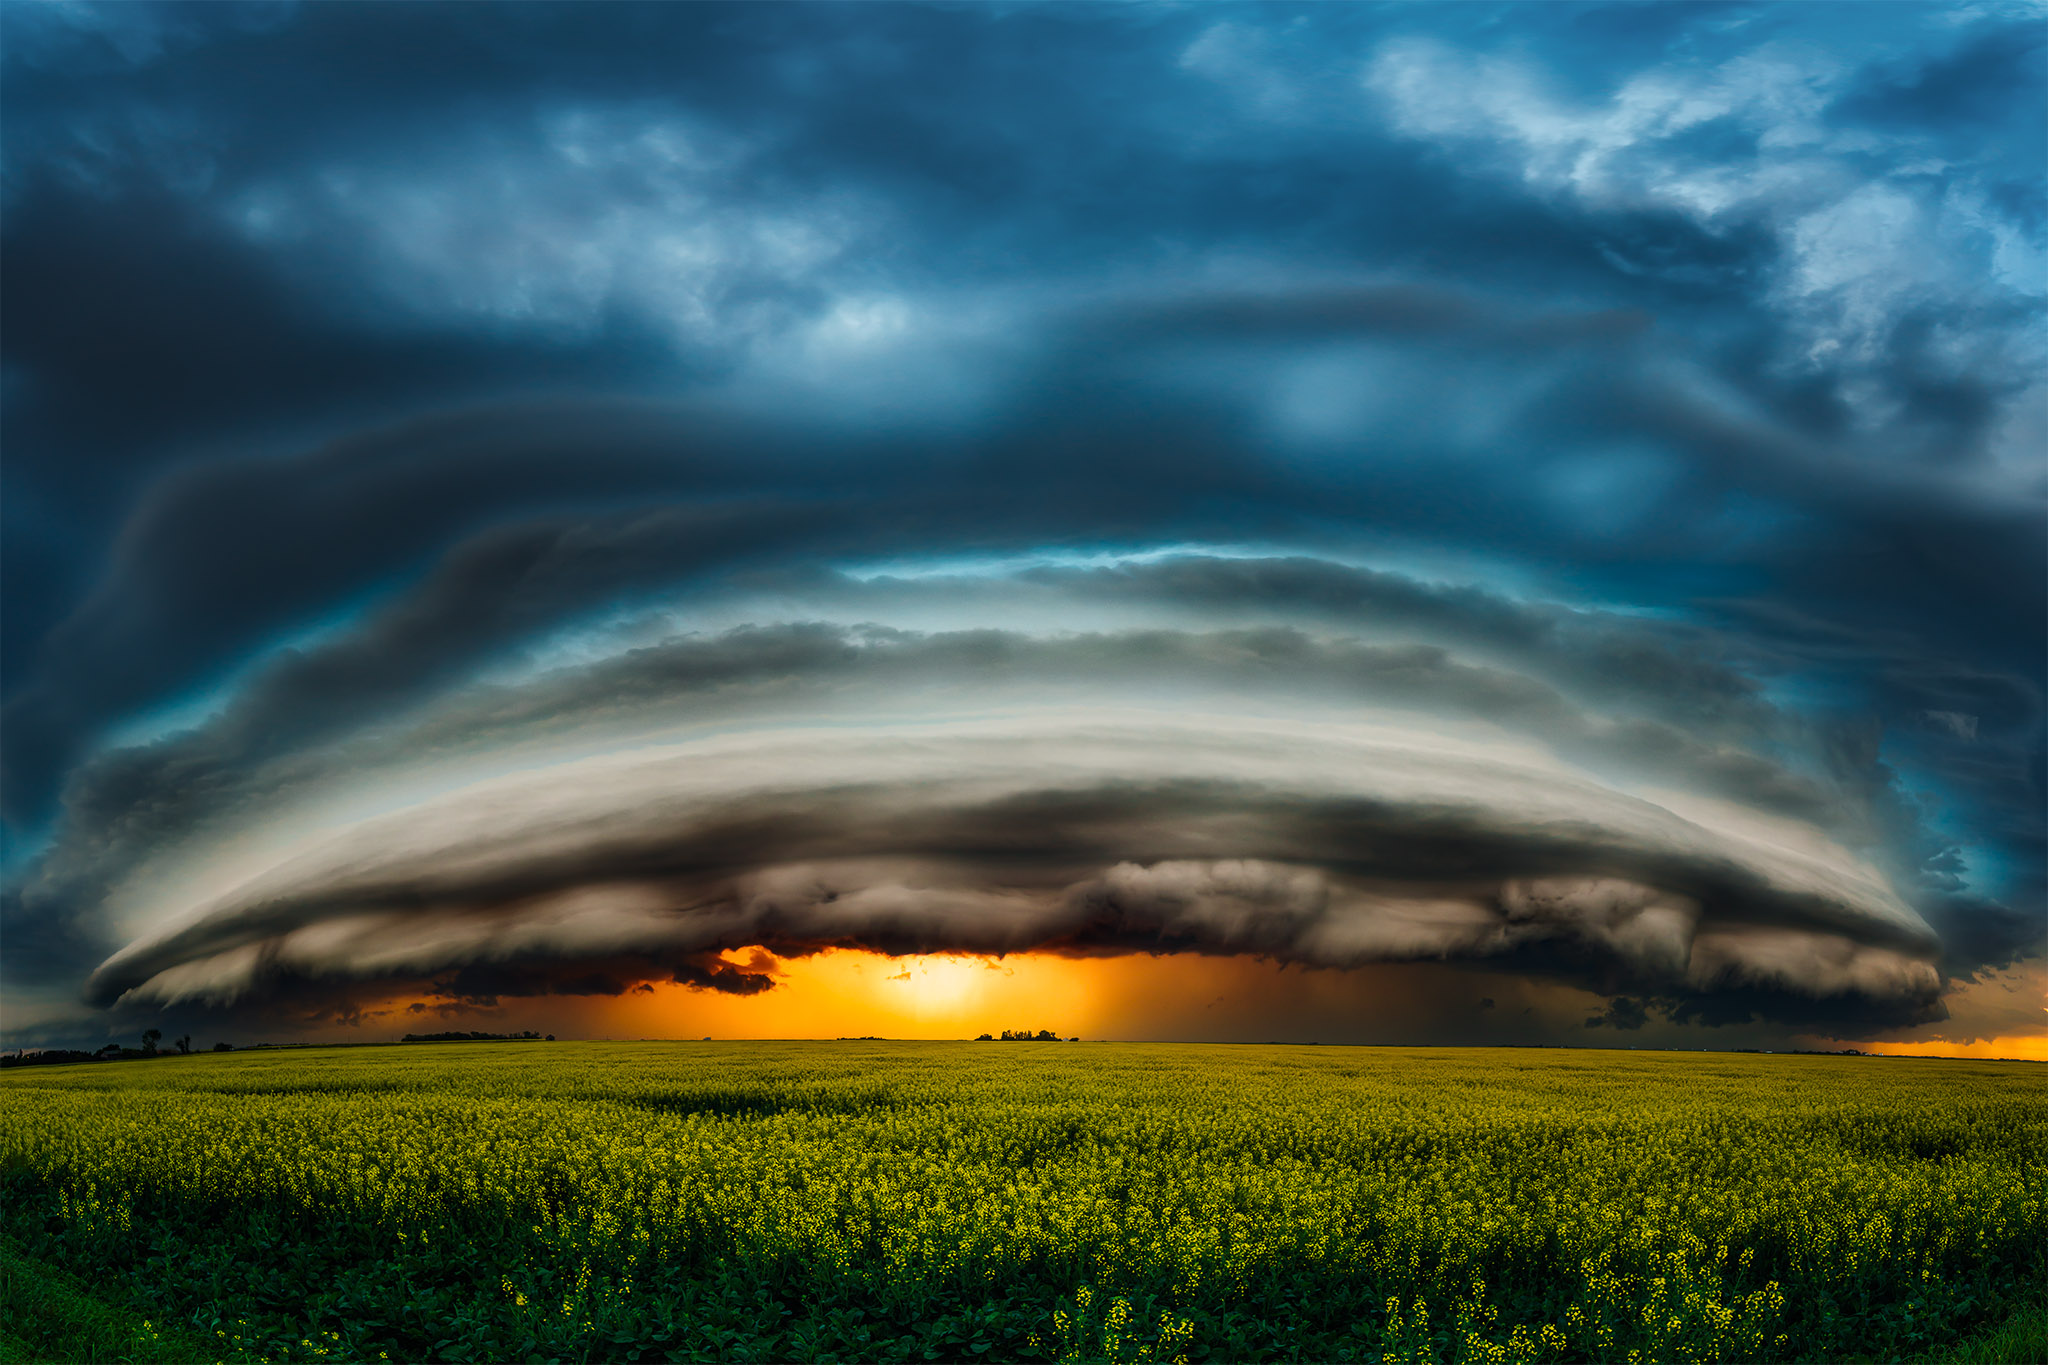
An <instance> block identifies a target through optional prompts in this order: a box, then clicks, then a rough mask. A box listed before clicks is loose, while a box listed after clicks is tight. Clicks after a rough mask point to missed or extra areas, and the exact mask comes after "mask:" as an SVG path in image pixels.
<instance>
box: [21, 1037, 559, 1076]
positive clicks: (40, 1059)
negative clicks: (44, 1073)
mask: <svg viewBox="0 0 2048 1365" xmlns="http://www.w3.org/2000/svg"><path fill="white" fill-rule="evenodd" d="M163 1037H164V1031H163V1030H162V1029H159V1028H153V1029H145V1030H143V1033H142V1046H141V1047H123V1046H121V1044H119V1043H108V1044H107V1045H106V1046H105V1047H103V1048H101V1049H100V1050H99V1051H98V1052H78V1051H75V1050H74V1049H71V1048H62V1047H52V1048H44V1049H42V1050H41V1051H38V1052H19V1053H16V1054H14V1055H12V1056H0V1067H9V1066H58V1065H63V1064H65V1063H72V1062H132V1061H140V1060H142V1059H144V1058H148V1057H182V1056H185V1055H186V1054H188V1053H190V1052H191V1051H192V1035H191V1034H189V1033H188V1034H186V1035H185V1036H184V1037H182V1038H173V1039H172V1040H171V1046H170V1048H160V1047H158V1046H157V1044H159V1043H161V1042H162V1041H163ZM401 1041H403V1042H408V1043H552V1042H554V1041H555V1035H554V1034H552V1033H550V1034H546V1035H542V1034H539V1033H534V1032H532V1031H530V1030H529V1031H528V1032H525V1033H408V1034H406V1035H405V1037H404V1038H403V1039H402V1040H401ZM251 1046H253V1047H254V1048H256V1049H259V1050H260V1049H264V1048H274V1047H304V1046H306V1045H305V1044H303V1043H256V1044H253V1045H251ZM352 1046H362V1044H353V1045H352ZM372 1046H376V1045H374V1044H373V1045H372ZM213 1050H214V1051H215V1052H233V1051H234V1050H235V1045H234V1044H233V1043H215V1044H214V1045H213Z"/></svg>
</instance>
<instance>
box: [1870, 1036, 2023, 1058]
mask: <svg viewBox="0 0 2048 1365" xmlns="http://www.w3.org/2000/svg"><path fill="white" fill-rule="evenodd" d="M1863 1050H1864V1051H1865V1052H1877V1053H1882V1054H1883V1055H1884V1056H1887V1057H1979V1058H1984V1059H1986V1060H1992V1059H1999V1060H2005V1061H2016V1062H2048V1035H2039V1036H2036V1037H2032V1038H2027V1037H2017V1038H1973V1039H1971V1040H1970V1041H1969V1042H1967V1043H1952V1042H1948V1041H1946V1040H1937V1041H1934V1042H1926V1043H1865V1044H1864V1045H1863Z"/></svg>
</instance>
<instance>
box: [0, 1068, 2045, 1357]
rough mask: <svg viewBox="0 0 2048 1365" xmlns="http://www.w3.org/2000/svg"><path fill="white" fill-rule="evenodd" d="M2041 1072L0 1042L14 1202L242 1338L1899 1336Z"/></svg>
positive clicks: (854, 1343)
mask: <svg viewBox="0 0 2048 1365" xmlns="http://www.w3.org/2000/svg"><path fill="white" fill-rule="evenodd" d="M2044 1082H2048V1072H2044V1071H2043V1069H2042V1068H2040V1067H2038V1066H2027V1065H2024V1064H2018V1063H2011V1064H2005V1063H1985V1062H1936V1061H1905V1060H1881V1059H1876V1058H1846V1057H1799V1056H1736V1055H1713V1054H1687V1053H1632V1052H1568V1051H1537V1050H1421V1049H1366V1048H1314V1047H1280V1046H1272V1047H1205V1046H1185V1045H1173V1046H1168V1045H1158V1046H1154V1045H1122V1044H1095V1043H1062V1044H1028V1045H1015V1044H1008V1045H1006V1044H1000V1043H996V1044H989V1043H982V1044H973V1043H881V1042H846V1043H635V1044H602V1043H583V1044H578V1043H558V1044H480V1043H468V1044H461V1043H457V1044H443V1045H431V1046H427V1045H416V1046H406V1047H396V1048H360V1049H326V1050H319V1051H290V1052H282V1051H280V1052H257V1053H233V1054H221V1055H209V1056H192V1057H175V1058H164V1059H160V1060H156V1061H149V1062H129V1063H117V1064H102V1065H88V1066H72V1067H48V1068H23V1069H20V1070H15V1071H11V1072H7V1073H0V1182H4V1184H0V1232H4V1233H5V1234H6V1236H7V1237H9V1238H10V1239H12V1241H13V1242H14V1244H15V1245H16V1247H18V1248H19V1249H20V1251H21V1252H22V1253H24V1254H26V1255H27V1256H29V1257H32V1258H34V1259H35V1260H36V1261H37V1262H39V1263H42V1264H47V1265H51V1266H56V1267H60V1268H61V1269H62V1270H63V1271H66V1272H69V1273H70V1274H71V1275H73V1276H76V1277H78V1279H79V1281H80V1282H83V1283H86V1284H90V1285H94V1286H98V1287H100V1288H101V1289H102V1290H104V1291H105V1292H106V1293H108V1294H109V1295H111V1296H113V1297H115V1298H118V1299H119V1300H120V1301H121V1302H123V1303H125V1304H126V1305H128V1306H129V1307H131V1308H133V1309H134V1310H136V1311H137V1312H140V1313H143V1314H145V1315H146V1316H148V1318H149V1321H151V1322H152V1323H155V1324H161V1325H163V1327H164V1330H166V1331H167V1332H170V1333H173V1334H174V1335H175V1336H176V1339H178V1340H181V1341H189V1342H192V1343H197V1344H201V1345H203V1346H204V1349H205V1354H206V1358H209V1359H217V1360H225V1361H242V1360H258V1361H301V1360H315V1359H324V1360H371V1361H378V1360H385V1359H389V1360H477V1361H482V1360H491V1361H497V1360H506V1361H525V1360H536V1359H539V1360H578V1361H581V1360H649V1361H661V1360H762V1361H780V1360H843V1361H853V1360H912V1361H929V1360H1116V1361H1139V1360H1146V1361H1204V1360H1229V1361H1240V1360H1242V1361H1259V1360H1313V1361H1326V1360H1328V1361H1375V1362H1393V1361H1405V1362H1418V1363H1419V1362H1427V1361H1445V1362H1448V1361H1470V1362H1477V1361H1489V1362H1496V1361H1497V1362H1509V1361H1561V1360H1598V1361H1630V1362H1638V1361H1641V1362H1647V1361H1755V1360H1818V1359H1829V1360H1848V1359H1863V1360H1893V1359H1914V1358H1916V1357H1920V1356H1924V1355H1925V1354H1927V1353H1928V1352H1930V1351H1935V1350H1939V1349H1940V1348H1942V1347H1944V1346H1945V1345H1947V1344H1949V1343H1952V1342H1955V1341H1957V1340H1958V1339H1960V1338H1962V1337H1965V1336H1968V1335H1970V1334H1972V1333H1978V1332H1982V1331H1985V1330H1987V1329H1989V1328H1994V1327H1995V1326H1996V1325H1997V1323H1998V1322H2000V1321H2001V1320H2002V1319H2005V1318H2007V1317H2010V1316H2011V1315H2012V1314H2013V1313H2014V1312H2015V1311H2018V1310H2020V1309H2023V1308H2027V1307H2028V1306H2029V1305H2036V1306H2037V1305H2038V1304H2039V1302H2040V1294H2041V1289H2042V1286H2043V1284H2044V1283H2048V1085H2044Z"/></svg>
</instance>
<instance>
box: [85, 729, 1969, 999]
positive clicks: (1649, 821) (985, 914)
mask: <svg viewBox="0 0 2048 1365" xmlns="http://www.w3.org/2000/svg"><path fill="white" fill-rule="evenodd" d="M1397 734H1398V732H1377V731H1370V730H1368V731H1359V730H1357V729H1355V728H1354V729H1351V730H1349V731H1346V730H1343V729H1330V728H1325V727H1314V728H1304V727H1301V726H1298V725H1296V726H1284V725H1279V724H1268V725H1261V726H1258V727H1256V728H1254V727H1240V728H1239V729H1237V730H1235V731H1234V732H1232V733H1230V734H1228V735H1227V736H1225V735H1221V734H1219V733H1218V732H1216V731H1214V730H1213V729H1212V728H1210V727H1208V726H1204V725H1201V724H1199V723H1196V724H1190V725H1187V726H1184V727H1180V726H1170V725H1163V724H1162V723H1161V722H1160V721H1159V720H1157V719H1156V718H1147V719H1143V720H1141V719H1139V718H1137V717H1125V718H1113V717H1104V718H1103V719H1102V720H1101V721H1099V722H1097V723H1095V724H1093V725H1085V726H1078V727H1077V726H1076V724H1075V722H1074V720H1073V719H1072V717H1071V716H1069V715H1067V714H1066V713H1062V714H1061V716H1060V717H1059V718H1058V719H1054V718H1049V717H1035V718H1030V719H1019V720H1017V721H1012V722H1008V723H1004V724H999V725H998V724H980V725H973V724H962V725H957V726H952V727H908V728H904V727H892V728H884V729H876V730H872V731H869V732H868V733H864V734H862V735H860V736H859V737H857V738H854V737H847V736H844V735H832V734H805V733H798V734H794V735H792V734H787V733H781V732H771V733H770V734H767V735H752V736H746V737H728V738H726V739H723V740H707V741H700V742H698V743H696V744H685V745H679V746H674V747H673V748H671V749H668V750H666V751H657V752H659V756H650V755H649V754H648V753H647V752H645V751H640V750H636V751H634V752H632V753H631V754H630V755H628V756H624V757H620V756H614V757H609V758H605V759H601V760H581V761H578V762H572V763H569V764H565V765H560V766H557V767H553V768H549V769H543V770H537V771H534V772H530V773H526V774H522V775H519V776H517V777H514V778H508V779H499V780H497V781H494V782H491V783H486V784H483V785H482V786H478V787H472V788H468V789H464V790H461V791H458V792H455V793H451V794H449V795H448V796H446V797H441V798H437V799H431V800H428V801H426V802H423V803H421V804H419V805H417V806H415V807H414V808H412V809H410V810H408V811H406V812H404V813H403V814H402V815H400V816H397V817H384V818H381V819H372V820H369V821H365V822H362V823H360V824H359V825H357V826H355V827H352V828H349V829H345V830H343V831H340V832H338V833H336V834H333V835H330V836H327V837H325V838H324V839H318V840H314V841H312V842H311V843H310V844H309V845H308V846H307V847H305V848H304V849H303V850H302V851H300V852H298V853H296V854H294V855H292V856H290V857H287V858H285V859H284V860H283V861H281V862H280V863H278V864H277V865H276V866H274V867H273V868H272V869H271V870H270V871H268V872H266V873H263V874H261V875H259V876H257V877H255V878H253V879H252V880H250V881H248V882H247V883H245V884H243V885H241V886H239V887H236V888H234V889H232V890H230V891H228V892H227V893H226V894H224V895H221V896H218V897H216V898H214V899H212V900H211V901H210V902H208V903H203V904H199V905H195V906H193V907H191V908H190V909H189V910H187V911H184V912H180V913H173V914H172V915H170V917H169V918H170V919H171V921H172V922H173V923H174V924H178V925H179V926H180V927H177V928H174V929H171V930H169V931H167V932H163V933H160V934H158V935H155V936H152V937H148V938H144V939H141V940H138V941H137V942H136V943H133V944H131V945H130V946H129V947H127V948H125V949H123V950H122V951H121V952H120V953H118V954H116V955H115V956H114V957H113V958H111V959H109V961H108V962H107V963H106V964H104V965H103V966H102V967H101V968H100V969H99V971H98V972H96V973H95V975H94V978H93V983H92V986H91V988H90V990H91V993H92V995H93V996H94V998H96V999H98V1000H100V1001H102V1002H108V1003H111V1002H113V1001H115V1000H117V999H121V998H123V997H126V998H127V999H128V1000H129V1002H130V1003H134V1002H136V1001H139V1000H154V1001H156V1002H158V1003H162V1004H173V1003H178V1002H180V1001H187V1000H213V1001H217V1002H221V1003H226V1002H230V1001H232V1000H234V999H236V998H238V997H240V996H243V995H245V994H249V993H252V992H254V993H261V992H263V991H265V990H268V989H271V988H272V987H273V985H274V982H275V981H277V980H279V979H287V980H288V979H292V978H296V977H320V976H327V977H335V978H342V979H358V980H371V979H420V978H426V977H432V976H434V975H436V974H438V973H441V972H444V971H447V970H449V969H459V968H463V967H466V966H468V965H469V964H471V963H478V962H481V963H502V962H511V963H517V962H520V961H524V960H539V961H546V962H551V963H561V962H572V961H579V960H585V959H614V958H617V957H619V956H620V955H622V954H628V955H631V954H638V955H641V956H643V957H650V958H652V959H653V960H656V961H662V962H670V961H676V962H683V961H701V960H702V959H701V955H702V954H705V953H708V952H716V951H720V950H724V949H731V948H742V947H765V948H767V949H769V950H771V951H774V952H778V953H788V952H793V951H794V952H804V951H814V950H816V949H818V948H821V947H828V946H832V947H860V948H867V949H872V950H875V951H883V952H891V953H903V954H908V953H929V952H963V953H981V954H1003V953H1011V952H1022V951H1030V950H1059V951H1071V952H1098V951H1150V952H1173V951H1194V952H1217V953H1251V954H1257V955H1261V956H1267V957H1273V958H1277V959H1279V960H1283V961H1297V962H1303V963H1307V964H1313V965H1319V966H1344V965H1353V964H1358V963H1365V962H1375V961H1386V960H1405V959H1414V958H1497V957H1503V956H1509V957H1511V956H1512V955H1513V954H1515V953H1517V952H1520V951H1522V950H1523V949H1525V948H1528V947H1532V946H1533V947H1539V948H1541V949H1543V950H1545V951H1558V952H1562V953H1564V954H1565V955H1567V956H1571V955H1578V956H1580V957H1583V958H1585V959H1587V960H1589V961H1591V962H1594V963H1597V964H1599V965H1600V966H1601V967H1602V969H1604V970H1615V971H1619V972H1621V973H1622V974H1623V975H1625V976H1632V977H1635V978H1638V979H1642V980H1646V981H1653V982H1657V983H1659V984H1661V985H1663V986H1665V987H1666V988H1671V989H1677V988H1684V987H1688V986H1696V987H1698V988H1701V989H1706V988H1710V987H1711V986H1712V985H1714V984H1715V983H1716V982H1717V981H1719V980H1720V979H1722V978H1724V977H1725V978H1728V979H1731V980H1733V979H1739V980H1740V981H1741V982H1742V983H1743V984H1745V985H1757V986H1760V987H1764V988H1768V989H1771V990H1780V991H1787V992H1791V993H1795V994H1808V995H1821V996H1834V997H1840V998H1843V999H1844V1000H1845V1001H1848V1002H1852V1007H1867V1006H1868V1005H1869V1003H1870V1002H1872V1001H1877V1002H1881V1003H1883V1004H1884V1005H1886V1006H1887V1007H1890V1008H1895V1009H1896V1008H1902V1007H1903V1006H1904V1005H1911V1006H1912V1007H1913V1008H1919V1009H1924V1008H1925V1007H1926V1006H1927V1005H1928V1003H1929V1002H1930V1001H1931V998H1932V994H1933V991H1934V989H1935V988H1936V985H1937V983H1938V978H1937V976H1936V974H1935V971H1934V969H1933V967H1932V966H1931V965H1929V963H1928V955H1929V954H1930V953H1931V951H1932V949H1933V945H1934V940H1933V936H1932V934H1931V933H1930V932H1929V931H1928V930H1927V928H1926V926H1925V924H1924V923H1922V922H1921V921H1920V920H1919V918H1918V917H1917V916H1915V915H1914V914H1913V913H1912V912H1911V911H1910V910H1909V909H1908V908H1906V907H1905V906H1904V905H1903V904H1902V903H1900V902H1899V901H1898V900H1897V899H1896V898H1895V897H1893V896H1892V895H1891V894H1890V893H1889V892H1888V891H1887V890H1886V889H1885V886H1884V883H1883V880H1882V879H1881V878H1880V877H1877V876H1876V875H1875V874H1872V873H1870V872H1869V871H1868V870H1864V869H1859V868H1858V867H1857V865H1856V864H1855V863H1854V862H1853V861H1852V860H1850V859H1849V858H1848V857H1847V856H1846V855H1844V854H1842V853H1841V852H1840V851H1839V850H1836V851H1832V852H1830V851H1828V850H1825V849H1819V850H1813V851H1796V852H1795V851H1794V850H1791V849H1788V848H1786V847H1784V846H1782V845H1775V844H1771V843H1768V842H1762V841H1758V840H1756V839H1754V838H1751V837H1747V836H1746V832H1744V831H1741V830H1733V829H1724V830H1712V829H1709V828H1707V827H1705V826H1701V825H1697V824H1694V823H1692V822H1690V821H1687V820H1684V819H1682V818H1680V817H1677V816H1675V815H1673V814H1671V813H1670V812H1668V811H1664V810H1661V809H1659V808H1657V807H1655V806H1652V805H1650V804H1648V803H1646V802H1643V801H1640V800H1636V799H1633V798H1629V797H1625V796H1623V795H1621V794H1619V793H1615V792H1610V791H1603V790H1602V789H1600V788H1599V787H1597V786H1595V785H1593V784H1590V783H1586V782H1583V781H1575V780H1573V779H1571V778H1570V777H1569V776H1568V775H1567V774H1566V773H1565V772H1564V771H1562V770H1548V771H1546V770H1543V769H1541V768H1531V767H1528V766H1525V762H1512V761H1505V760H1504V759H1502V758H1501V757H1498V756H1494V755H1490V754H1489V753H1488V752H1487V751H1486V749H1485V748H1484V747H1481V746H1472V747H1470V748H1469V749H1467V750H1465V751H1462V752H1461V751H1458V750H1454V749H1449V748H1447V747H1445V746H1441V745H1440V746H1436V747H1432V748H1428V749H1423V748H1418V747H1415V746H1414V743H1413V741H1412V740H1410V741H1409V742H1406V743H1403V742H1400V741H1399V740H1397V739H1396V738H1395V736H1396V735H1397ZM1140 850H1141V851H1142V852H1143V853H1144V855H1146V857H1145V860H1144V861H1139V860H1135V859H1132V858H1129V857H1127V856H1124V855H1127V854H1128V853H1130V852H1132V851H1140ZM1224 852H1228V853H1229V854H1231V855H1234V856H1228V857H1219V856H1217V855H1218V854H1219V853H1224ZM1788 925H1793V926H1800V927H1798V928H1797V929H1796V930H1788V929H1787V928H1786V927H1785V926H1788ZM1752 941H1754V942H1756V943H1758V944H1759V945H1761V946H1760V948H1759V951H1758V952H1757V953H1751V952H1749V950H1748V945H1749V944H1750V943H1751V942H1752ZM1700 943H1709V944H1711V949H1712V951H1711V954H1710V955H1709V956H1708V957H1706V958H1704V959H1702V958H1701V955H1700V953H1699V951H1698V949H1697V947H1696V945H1697V944H1700ZM1802 955H1804V956H1802ZM1808 961H1810V962H1811V963H1812V964H1813V972H1812V974H1811V975H1810V976H1809V975H1806V974H1805V970H1806V969H1805V966H1804V965H1803V964H1805V963H1807V962H1808ZM1902 1002H1903V1003H1902Z"/></svg>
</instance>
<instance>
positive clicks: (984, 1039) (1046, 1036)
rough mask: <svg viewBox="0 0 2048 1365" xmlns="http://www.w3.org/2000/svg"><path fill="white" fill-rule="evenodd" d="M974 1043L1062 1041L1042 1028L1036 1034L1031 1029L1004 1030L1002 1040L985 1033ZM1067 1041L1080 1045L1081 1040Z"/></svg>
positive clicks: (1056, 1035) (1070, 1039) (1048, 1030)
mask: <svg viewBox="0 0 2048 1365" xmlns="http://www.w3.org/2000/svg"><path fill="white" fill-rule="evenodd" d="M974 1041H975V1042H977V1043H1057V1042H1059V1041H1060V1036H1059V1035H1058V1034H1057V1033H1054V1032H1053V1031H1052V1030H1051V1029H1049V1028H1042V1029H1040V1030H1039V1031H1038V1032H1036V1033H1033V1032H1032V1031H1031V1030H1030V1029H1004V1030H1003V1034H1002V1037H1000V1038H992V1037H990V1036H989V1035H988V1034H986V1033H984V1034H982V1035H981V1036H980V1037H978V1038H976V1039H975V1040H974ZM1067 1041H1068V1042H1070V1043H1078V1042H1080V1041H1081V1040H1080V1039H1079V1038H1069V1039H1067Z"/></svg>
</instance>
